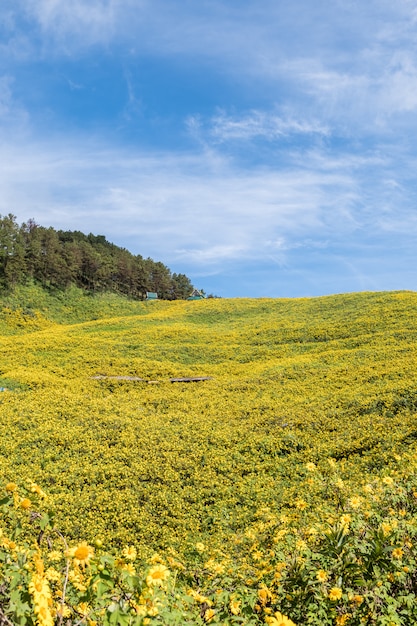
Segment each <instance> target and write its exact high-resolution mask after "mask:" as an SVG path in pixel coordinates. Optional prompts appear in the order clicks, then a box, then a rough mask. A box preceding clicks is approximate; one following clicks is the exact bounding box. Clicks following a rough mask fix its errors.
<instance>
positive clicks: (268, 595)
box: [258, 587, 272, 605]
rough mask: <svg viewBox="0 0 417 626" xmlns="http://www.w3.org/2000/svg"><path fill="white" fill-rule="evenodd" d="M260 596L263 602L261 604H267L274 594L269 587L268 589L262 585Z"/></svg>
mask: <svg viewBox="0 0 417 626" xmlns="http://www.w3.org/2000/svg"><path fill="white" fill-rule="evenodd" d="M258 598H259V600H260V602H261V604H263V605H265V604H266V603H267V602H268V600H270V599H271V598H272V594H271V592H270V591H269V589H266V588H265V587H262V589H259V591H258Z"/></svg>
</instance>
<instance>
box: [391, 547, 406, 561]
mask: <svg viewBox="0 0 417 626" xmlns="http://www.w3.org/2000/svg"><path fill="white" fill-rule="evenodd" d="M403 554H404V550H402V549H401V548H394V550H393V551H392V556H393V557H394V559H401V558H402V556H403Z"/></svg>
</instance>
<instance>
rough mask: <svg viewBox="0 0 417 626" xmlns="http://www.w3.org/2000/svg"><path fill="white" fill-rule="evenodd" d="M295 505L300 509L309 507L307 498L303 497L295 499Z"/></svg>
mask: <svg viewBox="0 0 417 626" xmlns="http://www.w3.org/2000/svg"><path fill="white" fill-rule="evenodd" d="M295 506H296V507H297V509H299V510H300V511H304V509H306V508H307V506H308V504H307V502H306V501H305V500H303V499H302V498H297V500H296V501H295Z"/></svg>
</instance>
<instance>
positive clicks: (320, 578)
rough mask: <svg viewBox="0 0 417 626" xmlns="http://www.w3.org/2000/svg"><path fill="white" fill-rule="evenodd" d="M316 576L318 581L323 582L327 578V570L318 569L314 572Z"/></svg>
mask: <svg viewBox="0 0 417 626" xmlns="http://www.w3.org/2000/svg"><path fill="white" fill-rule="evenodd" d="M316 578H317V580H318V581H319V583H325V582H326V580H327V579H328V575H327V572H325V571H324V570H322V569H319V571H318V572H317V574H316Z"/></svg>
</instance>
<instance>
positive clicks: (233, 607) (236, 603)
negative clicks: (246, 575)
mask: <svg viewBox="0 0 417 626" xmlns="http://www.w3.org/2000/svg"><path fill="white" fill-rule="evenodd" d="M241 605H242V601H241V600H231V601H230V612H231V613H232V614H233V615H239V613H240V607H241Z"/></svg>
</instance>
